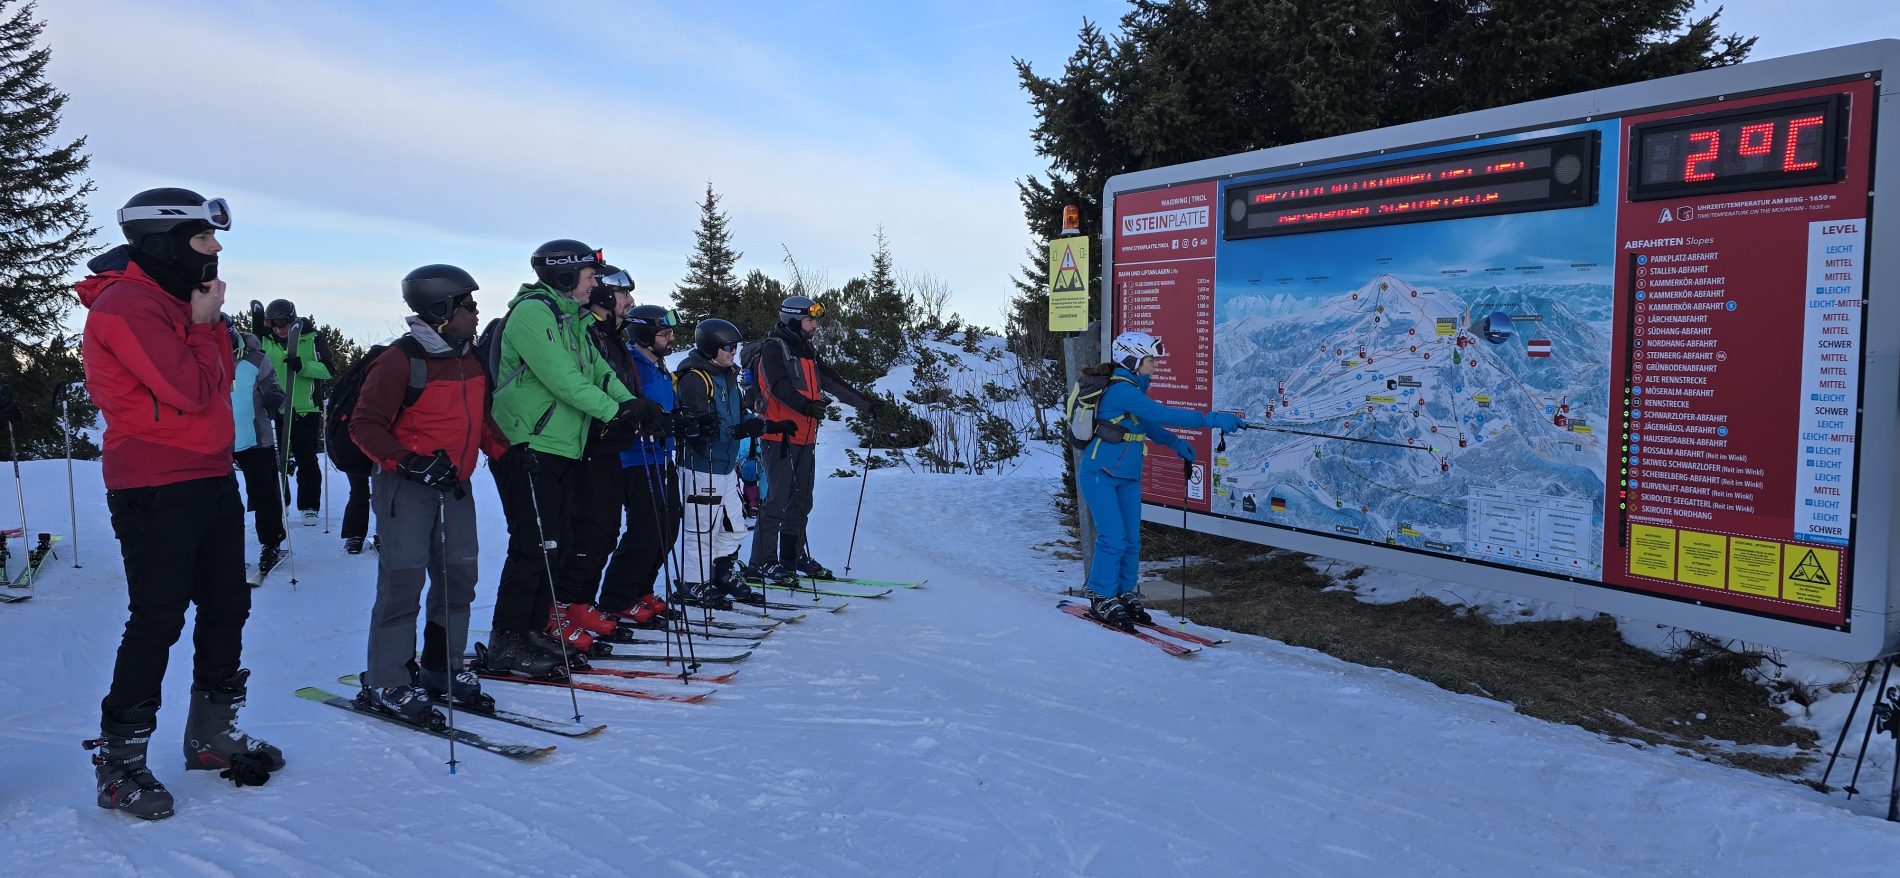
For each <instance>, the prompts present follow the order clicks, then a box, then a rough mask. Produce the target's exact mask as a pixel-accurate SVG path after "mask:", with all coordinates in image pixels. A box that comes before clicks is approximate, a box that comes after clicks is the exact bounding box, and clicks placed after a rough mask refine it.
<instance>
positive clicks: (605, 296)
mask: <svg viewBox="0 0 1900 878" xmlns="http://www.w3.org/2000/svg"><path fill="white" fill-rule="evenodd" d="M594 277H595V278H596V283H595V284H594V288H593V289H591V290H588V291H587V306H588V307H590V308H605V309H606V310H607V312H608V313H613V310H614V294H615V293H626V294H627V295H629V296H631V295H633V278H631V277H628V276H627V273H626V272H624V271H621V270H620V269H618V268H615V267H613V266H611V265H608V264H607V263H605V262H602V263H601V264H599V265H596V266H594Z"/></svg>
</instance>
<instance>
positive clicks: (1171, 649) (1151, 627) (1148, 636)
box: [1056, 601, 1227, 658]
mask: <svg viewBox="0 0 1900 878" xmlns="http://www.w3.org/2000/svg"><path fill="white" fill-rule="evenodd" d="M1056 606H1057V607H1058V608H1060V609H1061V610H1062V612H1064V613H1068V614H1069V615H1071V616H1074V617H1076V618H1077V619H1086V620H1088V621H1090V622H1094V623H1095V624H1097V625H1100V626H1102V627H1103V628H1107V629H1108V630H1110V631H1119V632H1121V633H1123V634H1126V635H1128V636H1130V637H1133V638H1135V639H1137V640H1140V641H1142V642H1143V643H1146V644H1149V645H1150V646H1153V647H1155V648H1156V649H1159V650H1161V651H1162V652H1165V653H1167V654H1168V655H1171V656H1176V657H1179V658H1186V657H1188V656H1191V655H1193V654H1195V653H1197V652H1200V651H1201V648H1202V647H1207V646H1219V645H1221V644H1223V643H1226V642H1227V641H1226V640H1225V639H1220V638H1213V637H1203V636H1201V635H1199V634H1195V633H1192V632H1189V631H1184V630H1182V629H1179V628H1169V627H1167V626H1166V625H1157V624H1155V623H1152V622H1136V623H1135V630H1133V631H1128V630H1125V629H1122V628H1117V627H1115V626H1114V625H1110V624H1108V623H1107V622H1104V621H1102V620H1100V619H1097V618H1095V617H1094V616H1091V615H1089V608H1088V606H1087V605H1086V604H1079V603H1076V602H1075V601H1058V602H1057V603H1056ZM1151 632H1152V633H1151ZM1157 634H1165V635H1167V637H1158V636H1156V635H1157ZM1169 638H1175V639H1173V640H1170V639H1169ZM1181 641H1186V642H1185V643H1183V642H1181ZM1188 644H1193V645H1192V646H1190V645H1188Z"/></svg>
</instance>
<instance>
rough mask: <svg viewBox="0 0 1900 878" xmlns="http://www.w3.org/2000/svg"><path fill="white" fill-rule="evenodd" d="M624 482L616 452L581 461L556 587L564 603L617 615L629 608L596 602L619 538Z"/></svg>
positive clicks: (602, 601) (575, 482) (556, 592)
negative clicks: (621, 488)
mask: <svg viewBox="0 0 1900 878" xmlns="http://www.w3.org/2000/svg"><path fill="white" fill-rule="evenodd" d="M621 481H622V477H621V470H620V455H619V453H617V452H607V453H602V454H596V455H594V456H592V457H588V458H585V459H583V460H581V461H580V462H579V472H578V474H577V477H576V478H575V479H574V488H573V491H572V493H573V495H574V499H573V518H572V520H571V521H570V522H568V543H569V545H568V550H567V551H566V552H564V553H562V554H563V558H562V563H561V566H560V568H559V570H560V576H561V578H560V582H559V583H558V584H557V585H556V587H555V594H556V595H557V596H558V597H560V599H561V601H562V602H563V603H570V604H571V603H583V604H597V605H598V606H599V607H600V608H602V609H605V610H613V611H616V612H617V611H620V610H624V609H627V608H626V607H619V606H608V604H607V602H606V601H605V600H600V601H598V602H597V601H596V600H595V597H596V595H597V594H598V592H599V591H600V573H601V571H602V570H603V569H605V568H606V566H607V558H608V556H609V555H611V554H612V553H613V550H614V541H615V540H616V539H618V538H619V536H620V504H621V502H622V499H623V498H622V497H621V490H620V483H621Z"/></svg>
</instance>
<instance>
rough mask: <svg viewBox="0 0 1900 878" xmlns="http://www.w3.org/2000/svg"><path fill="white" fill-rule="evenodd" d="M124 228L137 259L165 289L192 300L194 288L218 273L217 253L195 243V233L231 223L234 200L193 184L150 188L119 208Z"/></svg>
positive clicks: (120, 222)
mask: <svg viewBox="0 0 1900 878" xmlns="http://www.w3.org/2000/svg"><path fill="white" fill-rule="evenodd" d="M118 219H119V230H120V231H121V232H123V233H124V234H125V241H126V243H127V244H129V245H131V248H132V254H131V255H132V260H133V261H134V262H136V263H138V265H139V267H140V268H142V269H144V270H145V273H146V274H148V275H151V277H152V280H154V281H157V282H158V285H159V286H160V287H162V288H163V289H164V290H165V291H166V292H168V293H170V294H172V295H173V296H175V297H177V298H178V299H179V300H180V301H190V299H191V292H192V290H195V289H197V288H198V287H200V286H202V285H204V284H208V283H210V282H212V281H214V280H217V279H218V256H217V254H215V253H213V254H210V255H206V254H203V253H199V252H198V251H197V250H194V249H192V246H191V239H192V237H193V236H195V235H197V234H199V233H201V232H206V231H210V230H212V229H218V230H223V229H228V228H230V227H231V206H230V205H229V204H227V203H226V202H225V200H224V199H222V198H212V199H206V198H205V197H204V196H203V195H199V194H198V193H196V192H193V191H191V190H190V189H179V188H175V187H168V188H164V189H147V190H145V191H144V192H140V193H139V194H137V195H134V196H132V198H131V199H130V200H128V201H126V203H125V206H124V207H122V208H119V214H118Z"/></svg>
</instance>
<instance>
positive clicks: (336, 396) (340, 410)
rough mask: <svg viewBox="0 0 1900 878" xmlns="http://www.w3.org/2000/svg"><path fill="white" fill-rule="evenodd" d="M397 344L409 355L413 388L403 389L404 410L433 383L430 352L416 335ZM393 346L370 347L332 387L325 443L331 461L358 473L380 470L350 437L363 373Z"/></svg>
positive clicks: (346, 470) (362, 474)
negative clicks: (430, 370) (351, 419)
mask: <svg viewBox="0 0 1900 878" xmlns="http://www.w3.org/2000/svg"><path fill="white" fill-rule="evenodd" d="M395 347H398V348H401V349H402V352H403V353H404V354H407V355H408V356H409V387H408V389H407V390H405V391H403V395H402V408H399V409H397V410H396V411H398V412H400V411H402V409H406V408H408V407H410V406H412V405H415V404H416V400H417V399H420V398H421V397H422V387H423V385H424V384H427V383H428V382H429V360H428V357H429V355H428V353H427V352H426V351H424V350H423V349H422V343H421V342H418V341H416V340H415V337H414V336H408V335H405V336H403V337H402V338H399V339H396V341H395ZM389 348H390V345H385V344H379V345H376V346H375V347H372V348H370V349H369V352H368V353H365V354H364V355H363V356H362V358H361V359H358V360H357V361H356V362H354V363H351V364H350V367H349V368H348V369H345V370H343V374H341V375H338V376H337V377H336V380H335V383H334V384H332V385H331V387H330V400H329V403H328V404H327V405H326V406H324V410H323V445H324V448H326V449H328V450H329V453H330V462H331V463H333V464H335V465H336V468H337V469H340V470H342V471H344V472H346V473H349V474H351V475H357V476H366V475H369V474H370V473H371V472H372V471H374V470H375V469H376V462H375V461H373V460H370V458H369V455H367V454H364V453H363V449H361V448H358V447H357V445H356V442H355V440H352V439H351V438H350V415H351V413H353V412H355V411H356V397H357V394H358V393H360V392H361V391H362V389H363V376H365V375H367V374H369V367H370V364H372V363H374V362H376V358H377V357H380V356H382V354H383V352H384V351H386V350H389Z"/></svg>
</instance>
